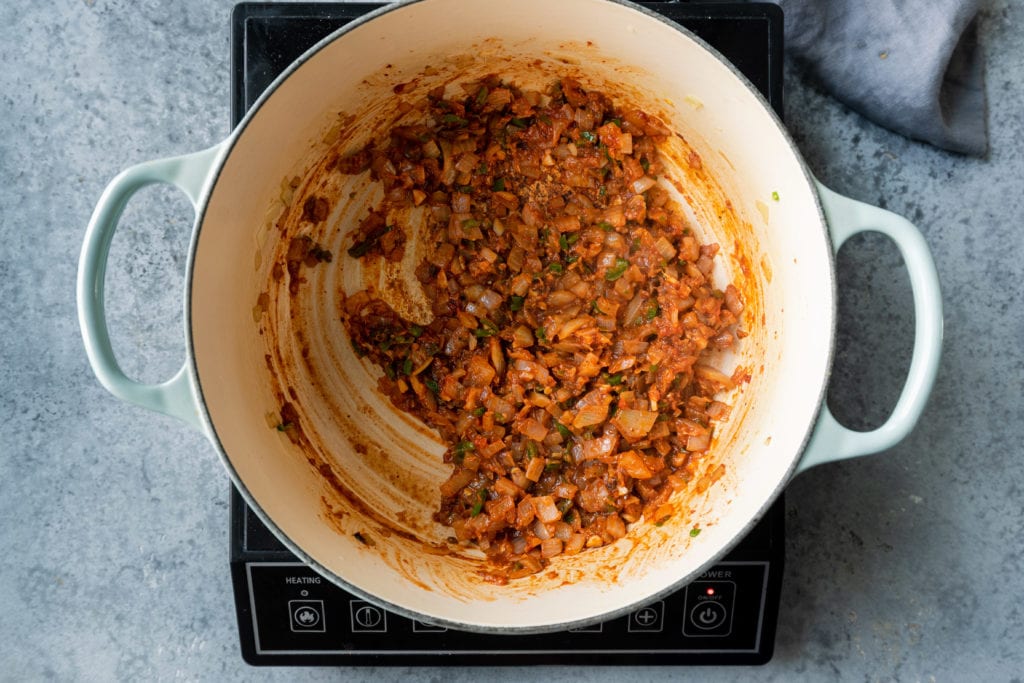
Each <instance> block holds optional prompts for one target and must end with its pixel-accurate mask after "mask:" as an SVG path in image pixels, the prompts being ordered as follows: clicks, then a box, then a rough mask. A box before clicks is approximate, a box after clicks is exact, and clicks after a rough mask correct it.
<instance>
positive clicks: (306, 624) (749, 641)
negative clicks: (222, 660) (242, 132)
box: [231, 2, 784, 665]
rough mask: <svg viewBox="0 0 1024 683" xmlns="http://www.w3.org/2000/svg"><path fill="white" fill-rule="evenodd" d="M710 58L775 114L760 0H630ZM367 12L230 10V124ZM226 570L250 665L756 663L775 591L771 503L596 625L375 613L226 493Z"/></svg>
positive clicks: (774, 41)
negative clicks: (747, 528)
mask: <svg viewBox="0 0 1024 683" xmlns="http://www.w3.org/2000/svg"><path fill="white" fill-rule="evenodd" d="M640 4H643V5H646V6H648V7H651V8H653V9H655V10H657V11H659V12H661V13H663V14H664V15H666V16H667V17H669V18H670V19H672V20H674V21H676V22H677V23H679V24H681V25H683V26H685V27H686V28H688V29H689V30H691V31H693V32H694V33H696V34H697V35H698V36H700V37H701V38H703V39H704V40H705V41H706V42H708V43H709V44H710V45H712V46H713V47H714V48H715V49H717V50H718V51H719V52H721V53H722V54H723V55H724V56H725V57H726V58H727V59H729V60H730V61H731V62H732V63H733V64H735V65H736V66H737V68H738V69H739V70H740V71H741V72H742V73H743V74H744V75H745V76H746V77H747V78H748V79H749V80H750V82H751V83H752V84H753V85H754V86H755V87H756V88H757V89H759V90H760V91H761V92H762V93H763V94H764V95H765V96H766V98H767V99H768V101H769V103H770V104H771V105H772V106H773V107H774V108H775V110H776V111H777V112H779V113H780V115H781V111H782V13H781V11H780V10H779V8H778V7H777V6H775V5H771V4H764V3H742V4H740V3H736V4H733V3H714V4H710V3H709V4H699V3H692V4H691V3H668V2H649V3H640ZM379 6H380V5H379V4H376V3H288V4H284V3H242V4H239V5H237V6H236V7H235V11H234V14H233V15H232V25H231V43H232V80H231V87H232V92H231V95H232V100H231V102H232V106H231V114H232V123H233V124H237V123H238V122H239V121H240V120H241V118H242V117H243V116H244V115H245V112H246V111H247V110H248V108H249V107H251V106H252V104H253V103H254V102H255V101H256V100H257V99H258V98H259V96H260V94H262V93H263V91H264V90H265V89H266V87H267V86H268V85H270V83H271V82H272V81H273V80H274V78H276V77H277V75H278V74H279V73H280V72H281V71H282V70H284V69H285V68H286V67H287V66H288V65H290V64H291V63H292V62H293V61H294V60H295V59H296V58H298V57H299V56H300V55H302V54H303V53H304V52H305V51H306V50H307V49H308V48H309V47H310V46H312V45H313V44H315V43H316V42H318V41H319V40H321V39H322V38H324V37H325V36H327V35H329V34H330V33H331V32H332V31H334V30H336V29H337V28H339V27H340V26H343V25H344V24H345V23H347V22H348V21H351V20H352V19H354V18H356V17H358V16H361V15H363V14H365V13H366V12H368V11H371V10H373V9H376V8H377V7H379ZM231 516H232V525H231V527H232V531H231V570H232V580H233V584H234V592H235V604H236V611H237V616H238V625H239V636H240V640H241V649H242V655H243V657H244V658H245V660H246V661H248V662H250V663H252V664H270V665H287V664H297V665H357V664H374V665H382V664H388V665H392V664H393V665H413V664H434V665H438V664H453V665H455V664H459V665H464V664H538V663H549V664H570V663H577V664H761V663H764V662H767V661H768V660H769V659H771V656H772V652H773V648H774V638H775V622H776V619H777V615H778V606H779V600H780V593H781V582H782V570H783V560H784V556H783V541H784V528H783V517H784V503H783V500H782V498H781V497H780V498H779V500H778V501H777V502H776V503H775V505H773V506H772V508H771V509H770V511H769V512H768V514H767V515H765V517H764V519H762V520H761V522H760V523H759V524H758V525H757V526H756V527H755V528H754V529H753V530H752V531H751V532H750V533H749V534H748V535H747V537H746V538H744V539H743V540H742V541H741V542H740V543H739V544H738V545H737V546H736V547H735V548H734V549H733V550H732V551H731V552H730V553H729V554H728V555H726V556H725V557H724V558H723V559H722V560H721V561H720V562H719V563H718V564H716V565H715V566H713V567H712V568H710V569H709V570H708V571H707V572H705V573H704V574H703V575H702V576H701V577H699V579H698V580H696V581H694V582H692V583H691V584H690V585H688V586H686V587H685V588H683V589H681V590H679V591H677V592H676V593H675V594H673V595H671V596H668V597H667V598H665V599H663V600H658V601H656V602H654V603H652V604H650V605H647V606H645V607H642V608H640V609H637V610H635V611H634V612H632V613H630V614H628V615H626V616H624V617H620V618H617V619H613V620H610V621H607V622H604V623H601V624H597V625H595V626H591V627H586V628H582V629H575V630H573V631H567V632H563V633H557V634H545V635H525V636H507V635H483V634H476V633H467V632H461V631H455V630H447V629H443V628H438V627H435V626H432V625H430V624H425V623H421V622H418V621H413V620H410V619H407V618H405V617H402V616H399V615H396V614H393V613H391V612H388V611H386V610H384V609H382V608H380V607H378V606H376V605H374V604H372V603H369V602H366V601H364V600H362V599H360V598H358V597H356V596H354V595H351V594H350V593H348V592H346V591H344V590H343V589H341V588H339V587H338V586H336V585H334V584H332V583H330V582H329V581H327V580H326V579H324V578H323V577H321V576H319V575H318V574H317V573H316V572H314V571H313V570H312V569H310V568H309V567H307V566H306V565H304V564H303V563H302V562H300V561H299V560H298V559H297V558H296V557H295V556H294V555H292V554H291V553H290V552H289V551H288V550H287V549H286V548H285V547H284V545H282V544H281V543H280V542H279V541H278V540H277V539H276V538H275V537H274V535H273V534H272V533H271V532H270V531H269V530H268V529H267V528H266V527H265V526H264V525H263V524H262V523H261V522H260V521H259V519H258V517H257V516H256V515H255V514H254V513H253V512H252V510H250V509H249V508H248V507H246V505H245V503H244V502H243V500H242V498H241V496H240V495H239V494H238V493H237V491H234V490H232V504H231Z"/></svg>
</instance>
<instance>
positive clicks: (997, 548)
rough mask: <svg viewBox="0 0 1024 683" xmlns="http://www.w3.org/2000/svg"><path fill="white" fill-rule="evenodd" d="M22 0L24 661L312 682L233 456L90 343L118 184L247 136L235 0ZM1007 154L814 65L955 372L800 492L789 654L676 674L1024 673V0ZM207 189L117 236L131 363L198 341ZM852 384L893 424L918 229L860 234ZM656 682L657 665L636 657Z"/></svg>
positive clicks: (171, 360) (845, 332)
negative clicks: (258, 598)
mask: <svg viewBox="0 0 1024 683" xmlns="http://www.w3.org/2000/svg"><path fill="white" fill-rule="evenodd" d="M171 8H172V5H168V4H167V3H164V2H157V1H155V0H143V1H141V2H128V1H127V0H84V1H83V0H68V1H67V2H64V3H59V4H51V3H34V2H30V1H29V0H21V2H18V1H17V0H15V1H13V2H4V3H2V4H0V63H2V64H3V68H2V70H0V174H2V178H3V182H2V183H0V215H2V222H0V245H2V247H0V320H2V321H3V322H2V324H0V407H2V411H0V414H2V415H3V419H4V430H3V431H4V434H3V437H2V438H0V491H2V495H0V547H2V548H4V551H5V552H4V553H3V557H2V558H0V679H3V680H40V679H56V680H112V679H121V680H153V679H179V678H180V679H187V680H216V681H229V680H259V679H279V680H291V679H293V678H294V677H295V676H296V675H297V674H298V673H299V672H297V671H295V670H283V669H270V670H264V669H260V670H256V669H252V668H250V667H249V666H247V665H246V664H244V663H243V661H242V660H241V657H240V655H239V649H238V641H237V630H236V625H235V617H234V612H233V602H232V598H231V586H230V577H229V573H228V564H227V563H228V546H227V530H228V510H227V501H228V496H227V493H228V480H227V478H226V476H225V475H224V473H223V472H222V471H221V465H220V464H219V463H218V462H217V459H216V457H215V455H214V453H213V451H212V449H211V448H210V447H209V446H208V445H207V444H206V443H205V442H204V441H203V440H202V438H201V437H199V436H197V435H196V434H194V433H192V432H190V431H189V430H188V429H186V428H183V427H182V426H180V425H179V424H176V423H175V422H174V421H172V420H171V419H169V418H164V417H161V416H159V415H156V414H152V413H148V412H145V411H143V410H141V409H138V408H135V407H132V406H129V405H126V404H123V403H120V402H118V401H117V400H115V399H113V398H112V397H111V396H110V395H108V394H107V393H106V392H105V391H104V390H103V389H102V388H101V387H100V386H99V384H98V383H97V382H96V380H95V379H94V377H93V374H92V372H91V371H90V369H89V367H88V364H87V363H86V359H85V354H84V352H83V349H82V342H81V338H80V334H79V330H78V324H77V320H76V314H75V306H74V281H75V270H76V263H77V258H78V252H79V248H80V243H81V239H82V236H83V232H84V229H85V225H86V222H87V221H88V217H89V215H90V213H91V211H92V208H93V205H94V203H95V201H96V199H97V198H98V196H99V194H100V192H101V191H102V189H103V187H104V185H105V184H106V183H107V181H108V180H109V179H110V178H111V177H113V176H114V175H115V174H116V173H117V172H118V171H119V170H121V169H122V168H123V167H125V166H127V165H129V164H131V163H135V162H138V161H142V160H146V159H151V158H157V157H162V156H167V155H171V154H177V153H182V152H186V151H192V150H195V149H199V148H202V147H205V146H207V145H209V144H212V143H214V142H217V141H219V140H221V139H222V138H224V137H225V136H226V135H227V134H228V132H229V115H228V76H229V74H228V64H229V56H228V18H229V13H230V9H231V2H228V1H218V2H204V1H202V0H188V1H186V2H181V3H174V4H173V9H171ZM980 25H981V37H982V41H983V43H984V46H985V51H986V53H987V63H988V67H987V69H988V76H987V78H988V97H989V107H990V119H989V122H990V127H991V153H990V155H989V157H988V158H986V159H971V158H964V157H960V156H956V155H952V154H948V153H945V152H942V151H938V150H936V149H933V148H931V147H928V146H925V145H922V144H918V143H914V142H909V141H907V140H905V139H903V138H900V137H898V136H896V135H893V134H891V133H889V132H887V131H885V130H882V129H880V128H878V127H876V126H874V125H873V124H871V123H869V122H867V121H865V120H864V119H862V118H860V117H859V116H858V115H856V114H854V113H852V112H850V111H849V110H847V109H845V108H844V107H843V106H841V105H839V104H837V103H836V102H835V101H833V100H831V99H830V98H829V97H828V96H826V95H825V94H824V93H822V92H821V91H820V89H819V88H818V87H817V86H816V85H815V84H814V83H813V82H812V81H811V80H810V79H808V78H807V77H806V76H804V75H803V74H802V72H801V70H800V68H799V66H798V65H792V64H790V65H788V72H787V83H786V100H787V101H786V118H787V121H788V122H789V125H790V127H791V129H792V131H793V132H794V135H795V137H796V139H797V141H798V143H799V144H800V147H801V148H802V150H803V152H804V153H805V155H806V157H807V159H808V161H809V163H810V166H811V168H812V169H813V170H814V171H815V172H816V173H817V174H818V175H819V177H820V178H821V179H822V180H823V181H824V182H825V183H826V184H828V185H830V186H832V187H833V188H835V189H837V190H839V191H840V192H843V193H845V194H848V195H850V196H853V197H855V198H857V199H862V200H865V201H868V202H872V203H875V204H881V205H884V206H887V207H888V208H890V209H892V210H893V211H896V212H898V213H901V214H904V215H907V216H909V217H911V218H912V219H914V220H915V221H916V223H917V224H918V225H919V226H920V228H921V230H922V231H923V232H924V234H925V236H926V237H927V239H928V241H929V243H930V244H931V246H932V249H933V250H934V254H935V259H936V261H937V264H938V268H939V271H940V274H941V279H942V286H943V290H944V299H945V307H946V334H947V337H946V345H945V356H944V360H943V365H942V370H941V375H940V377H939V380H938V383H937V385H936V387H935V393H934V396H933V400H932V401H931V403H930V405H929V407H928V409H927V411H926V413H925V415H924V418H923V420H922V421H921V423H920V425H919V427H918V429H917V430H916V431H915V432H914V433H913V434H912V435H911V436H910V437H909V438H908V439H907V440H906V441H905V442H903V443H902V444H900V445H899V446H898V447H896V448H894V449H892V450H891V451H889V452H887V453H884V454H881V455H879V456H876V457H872V458H868V459H861V460H857V461H853V462H846V463H842V464H837V465H831V466H827V467H821V468H818V469H815V470H812V471H810V472H809V473H807V474H804V475H802V476H800V477H799V478H798V479H796V480H795V481H794V482H793V483H792V484H791V485H790V487H789V489H788V492H787V504H788V512H787V518H788V529H787V533H788V537H787V553H788V554H787V567H786V576H785V581H784V599H783V603H782V609H781V615H780V618H779V633H778V639H777V645H776V654H775V658H774V660H773V661H772V662H771V663H770V664H769V665H767V666H765V667H763V668H759V669H756V670H749V669H734V668H715V669H700V670H687V669H669V668H656V669H651V670H649V672H647V673H649V676H650V679H651V680H680V679H694V680H704V681H738V680H747V679H749V678H751V677H752V676H755V675H756V676H757V677H758V678H759V679H767V680H778V681H798V680H806V681H821V680H855V679H856V680H860V679H864V680H870V681H889V680H907V681H915V680H922V681H933V680H940V681H941V680H951V681H964V680H979V681H982V680H983V681H1009V680H1020V678H1019V676H1020V675H1021V672H1024V447H1022V445H1021V444H1022V443H1024V399H1022V389H1024V343H1022V341H1021V340H1022V339H1024V308H1022V297H1021V294H1022V290H1024V285H1022V282H1024V265H1022V264H1024V231H1022V230H1024V228H1022V224H1024V157H1022V156H1021V154H1020V145H1021V141H1022V140H1024V107H1022V104H1024V98H1022V95H1021V92H1022V90H1024V5H1022V4H1020V3H1017V2H1009V1H1008V0H992V1H990V2H987V3H986V9H985V10H984V12H983V15H982V18H981V22H980ZM190 224H191V211H190V208H189V206H188V203H187V200H186V199H185V198H184V197H183V196H182V195H180V194H178V193H176V192H175V191H173V190H171V189H169V188H155V189H147V190H145V191H144V192H143V193H142V194H141V195H139V197H138V198H137V199H136V200H134V201H133V202H132V203H131V204H130V206H129V208H128V211H127V213H126V217H125V219H124V221H123V222H122V227H121V230H120V232H119V233H118V236H117V238H116V240H115V244H114V249H113V253H112V256H111V259H112V260H111V264H112V265H111V268H110V272H109V275H108V283H109V284H108V290H107V291H108V300H109V308H108V311H109V318H110V324H111V328H112V334H113V338H114V343H115V348H116V350H117V352H118V353H119V355H120V357H121V358H122V360H123V363H124V365H125V366H126V369H127V370H128V371H129V373H130V374H134V375H136V376H137V377H140V378H141V379H144V380H149V381H155V380H158V379H162V378H164V377H166V376H169V375H170V374H172V373H173V371H174V370H175V369H176V368H177V366H178V365H179V363H180V359H181V357H182V354H183V349H184V342H183V339H182V333H181V329H182V328H181V324H182V323H181V312H180V309H181V305H180V297H181V294H180V292H181V287H182V282H183V270H184V259H185V252H186V248H187V244H188V233H189V229H190ZM839 274H840V283H841V288H842V296H841V306H840V309H841V317H842V323H841V325H840V346H839V357H838V359H837V365H836V368H835V374H834V379H833V382H832V387H831V391H830V402H831V405H832V406H833V408H834V410H835V412H836V413H837V415H838V416H839V417H840V418H841V419H843V420H844V421H846V422H847V423H848V424H850V425H851V426H857V427H864V426H869V425H872V424H878V423H879V422H880V421H881V420H882V419H883V417H884V416H885V414H886V412H887V410H888V407H889V406H891V405H892V404H893V402H894V401H895V397H896V394H897V392H898V390H899V387H900V384H901V380H900V378H901V376H902V373H903V372H904V370H905V368H906V365H907V359H908V355H909V347H910V341H909V340H910V334H911V330H912V321H911V317H910V311H911V307H910V296H909V287H908V281H907V277H906V275H905V273H904V271H903V270H902V269H901V266H900V259H899V256H898V254H897V252H896V250H895V248H894V247H892V246H891V245H890V244H888V243H886V242H885V241H884V240H882V239H875V238H870V237H861V238H858V239H856V240H855V241H854V242H853V243H852V244H850V245H849V246H848V247H847V248H845V249H844V250H843V252H842V253H841V256H840V259H839ZM301 674H302V675H303V677H307V678H309V679H311V680H334V679H353V680H357V679H359V680H363V679H365V680H376V681H383V680H391V679H399V678H401V679H403V680H404V679H406V678H409V679H419V680H431V681H439V680H442V678H443V679H447V680H452V681H474V682H476V681H479V680H481V678H482V677H486V680H488V681H492V680H521V679H522V678H523V677H527V678H533V677H537V678H540V677H543V678H545V679H546V680H551V681H569V680H580V679H581V678H586V679H591V680H608V681H611V680H622V678H623V677H624V676H625V675H626V674H625V672H624V671H622V670H617V669H600V670H593V671H587V672H585V673H584V674H581V672H580V671H578V670H576V669H565V668H558V667H550V668H544V669H531V670H526V671H524V670H521V669H500V670H497V671H495V670H490V671H487V672H483V671H481V670H472V669H464V670H448V669H376V670H374V669H347V670H346V669H320V670H312V669H311V670H303V671H302V672H301ZM630 675H631V676H633V677H635V676H636V674H635V673H633V674H630Z"/></svg>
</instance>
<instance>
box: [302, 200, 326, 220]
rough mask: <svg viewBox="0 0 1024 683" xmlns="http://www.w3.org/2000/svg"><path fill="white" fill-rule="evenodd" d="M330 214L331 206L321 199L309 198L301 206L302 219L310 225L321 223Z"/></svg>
mask: <svg viewBox="0 0 1024 683" xmlns="http://www.w3.org/2000/svg"><path fill="white" fill-rule="evenodd" d="M330 213H331V205H330V203H329V202H328V201H327V200H326V199H324V198H323V197H316V196H314V197H310V198H309V199H307V200H306V202H305V203H304V204H303V205H302V218H303V220H307V221H309V222H311V223H322V222H323V221H325V220H327V216H329V215H330Z"/></svg>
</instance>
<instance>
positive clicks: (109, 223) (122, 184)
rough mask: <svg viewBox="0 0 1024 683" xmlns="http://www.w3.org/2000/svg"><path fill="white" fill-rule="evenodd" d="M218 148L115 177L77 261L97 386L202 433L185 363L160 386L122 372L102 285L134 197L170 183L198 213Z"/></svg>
mask: <svg viewBox="0 0 1024 683" xmlns="http://www.w3.org/2000/svg"><path fill="white" fill-rule="evenodd" d="M222 148H223V143H222V144H220V145H217V146H214V147H210V148H209V149H205V150H203V151H201V152H195V153H193V154H185V155H183V156H177V157H170V158H167V159H158V160H156V161H147V162H144V163H141V164H138V165H136V166H132V167H131V168H128V169H126V170H124V171H122V172H121V173H120V174H118V175H117V176H116V177H115V178H114V179H113V180H111V181H110V184H109V185H107V188H106V189H105V190H104V191H103V195H102V196H101V197H100V200H99V202H98V203H97V204H96V209H95V210H94V211H93V214H92V218H91V219H90V221H89V227H88V228H87V229H86V232H85V241H84V243H83V244H82V253H81V256H80V258H79V261H78V287H77V299H78V322H79V324H80V325H81V328H82V337H83V339H84V341H85V352H86V355H88V357H89V364H90V365H92V369H93V372H95V373H96V377H97V378H98V379H99V381H100V384H102V385H103V386H104V387H105V388H106V389H107V391H109V392H110V393H112V394H113V395H114V396H116V397H117V398H119V399H121V400H123V401H127V402H128V403H134V404H136V405H139V406H142V407H143V408H149V409H150V410H155V411H157V412H160V413H164V414H165V415H170V416H172V417H176V418H178V419H180V420H183V421H184V422H186V423H187V424H189V425H190V426H192V427H193V428H195V429H197V430H199V431H200V432H202V431H203V427H202V422H201V420H200V419H199V411H198V402H197V399H196V395H195V393H194V392H193V389H192V383H191V380H190V377H189V367H188V362H187V361H186V363H185V364H184V365H182V367H181V369H180V370H179V371H178V372H177V374H175V375H174V377H172V378H171V379H169V380H167V381H166V382H163V383H161V384H145V383H142V382H138V381H136V380H134V379H131V378H130V377H128V376H127V375H125V374H124V371H123V370H121V366H120V365H119V364H118V362H117V358H116V357H115V356H114V350H113V347H112V346H111V344H110V333H109V331H108V330H107V317H106V309H105V306H104V296H103V295H104V284H105V283H104V280H105V276H106V272H107V256H108V255H109V253H110V244H111V242H112V241H113V238H114V231H115V230H116V229H117V225H118V222H119V221H120V219H121V214H122V212H123V211H124V208H125V206H126V205H127V204H128V200H129V199H131V197H132V195H134V194H135V193H136V192H137V191H138V190H140V189H142V188H143V187H145V186H147V185H151V184H153V183H168V184H171V185H174V186H175V187H177V188H178V189H180V190H181V191H183V192H184V193H185V194H186V195H187V196H188V198H189V199H190V200H191V201H192V206H193V207H195V208H196V209H198V207H199V203H200V198H201V197H202V195H203V191H204V189H205V187H206V184H207V182H208V180H209V179H210V175H211V171H212V170H213V169H214V168H215V167H216V165H217V161H218V160H219V158H220V153H221V151H222Z"/></svg>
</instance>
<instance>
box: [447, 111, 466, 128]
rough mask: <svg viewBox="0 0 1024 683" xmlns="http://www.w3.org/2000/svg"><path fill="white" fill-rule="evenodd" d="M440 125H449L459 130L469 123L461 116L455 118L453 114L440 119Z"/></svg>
mask: <svg viewBox="0 0 1024 683" xmlns="http://www.w3.org/2000/svg"><path fill="white" fill-rule="evenodd" d="M441 123H451V124H454V125H456V126H459V127H460V128H461V127H462V126H465V125H468V124H469V121H467V120H466V119H464V118H462V117H461V116H456V115H455V114H445V115H444V116H442V117H441Z"/></svg>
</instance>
